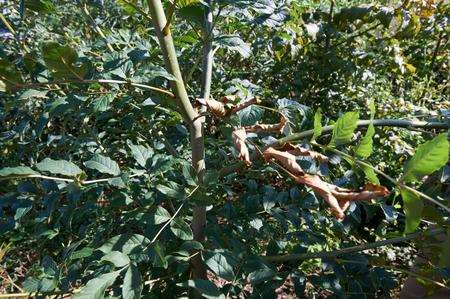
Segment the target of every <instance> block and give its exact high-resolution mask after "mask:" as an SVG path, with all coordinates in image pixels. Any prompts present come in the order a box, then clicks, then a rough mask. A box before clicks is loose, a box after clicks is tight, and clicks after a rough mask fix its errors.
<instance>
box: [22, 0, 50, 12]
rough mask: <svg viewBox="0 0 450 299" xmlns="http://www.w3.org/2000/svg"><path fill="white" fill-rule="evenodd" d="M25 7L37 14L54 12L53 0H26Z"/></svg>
mask: <svg viewBox="0 0 450 299" xmlns="http://www.w3.org/2000/svg"><path fill="white" fill-rule="evenodd" d="M25 7H26V8H27V9H30V10H33V11H35V12H40V13H42V12H54V11H55V6H54V5H53V2H52V0H25Z"/></svg>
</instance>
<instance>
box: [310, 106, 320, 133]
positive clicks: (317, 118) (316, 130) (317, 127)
mask: <svg viewBox="0 0 450 299" xmlns="http://www.w3.org/2000/svg"><path fill="white" fill-rule="evenodd" d="M321 134H322V110H321V109H320V108H319V109H317V111H316V113H315V114H314V134H313V137H312V139H311V140H316V139H317V138H318V137H319V136H320V135H321Z"/></svg>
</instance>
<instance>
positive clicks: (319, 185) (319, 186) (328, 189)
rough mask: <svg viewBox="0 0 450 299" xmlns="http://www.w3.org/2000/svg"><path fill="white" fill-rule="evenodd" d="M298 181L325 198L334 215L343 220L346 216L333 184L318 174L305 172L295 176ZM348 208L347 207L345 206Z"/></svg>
mask: <svg viewBox="0 0 450 299" xmlns="http://www.w3.org/2000/svg"><path fill="white" fill-rule="evenodd" d="M294 179H295V181H296V182H297V183H300V184H303V185H306V186H309V187H311V188H312V189H313V190H314V192H316V194H317V195H319V196H320V197H322V198H323V200H325V202H326V203H327V204H328V205H329V206H330V208H331V212H332V213H333V215H334V216H335V217H336V218H337V219H339V220H342V219H344V217H345V214H344V210H343V208H344V207H343V206H341V205H340V204H339V201H338V199H337V198H336V197H335V196H334V195H333V189H332V186H334V185H332V184H329V183H327V182H325V181H323V180H322V179H321V178H320V177H319V176H318V175H310V174H304V175H301V176H297V177H295V178H294ZM345 209H346V207H345Z"/></svg>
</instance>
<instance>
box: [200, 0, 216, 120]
mask: <svg viewBox="0 0 450 299" xmlns="http://www.w3.org/2000/svg"><path fill="white" fill-rule="evenodd" d="M206 4H207V6H205V23H204V30H203V43H204V44H203V73H202V98H203V100H204V101H205V102H206V101H208V100H209V95H210V93H211V80H212V65H213V55H214V52H213V49H212V39H213V33H212V24H213V13H212V10H211V5H212V0H207V1H206ZM202 110H204V111H206V107H202Z"/></svg>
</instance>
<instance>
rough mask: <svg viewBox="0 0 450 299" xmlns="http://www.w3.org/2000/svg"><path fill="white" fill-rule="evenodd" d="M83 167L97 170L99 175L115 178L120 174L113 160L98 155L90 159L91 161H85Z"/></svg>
mask: <svg viewBox="0 0 450 299" xmlns="http://www.w3.org/2000/svg"><path fill="white" fill-rule="evenodd" d="M84 165H86V167H88V168H91V169H95V170H98V171H99V172H101V173H108V174H112V175H116V176H117V175H119V174H120V169H119V165H117V163H116V162H115V161H114V160H111V158H109V157H105V156H102V155H100V154H97V155H95V156H94V157H92V159H91V160H89V161H86V162H85V163H84Z"/></svg>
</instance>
